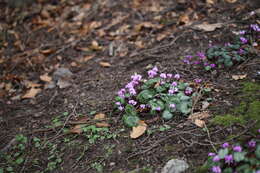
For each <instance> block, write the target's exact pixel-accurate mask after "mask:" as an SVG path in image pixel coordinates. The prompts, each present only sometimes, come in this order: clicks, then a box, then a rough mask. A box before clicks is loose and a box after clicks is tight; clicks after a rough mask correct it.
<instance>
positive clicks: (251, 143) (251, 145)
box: [248, 140, 256, 148]
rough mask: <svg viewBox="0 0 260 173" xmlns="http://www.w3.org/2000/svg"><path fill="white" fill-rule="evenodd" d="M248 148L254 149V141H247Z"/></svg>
mask: <svg viewBox="0 0 260 173" xmlns="http://www.w3.org/2000/svg"><path fill="white" fill-rule="evenodd" d="M248 146H249V147H250V148H254V147H255V146H256V141H254V140H251V141H249V142H248Z"/></svg>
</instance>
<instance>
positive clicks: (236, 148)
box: [233, 145, 242, 152]
mask: <svg viewBox="0 0 260 173" xmlns="http://www.w3.org/2000/svg"><path fill="white" fill-rule="evenodd" d="M233 150H234V151H236V152H241V151H242V147H241V146H239V145H236V146H234V147H233Z"/></svg>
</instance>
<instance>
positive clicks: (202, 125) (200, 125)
mask: <svg viewBox="0 0 260 173" xmlns="http://www.w3.org/2000/svg"><path fill="white" fill-rule="evenodd" d="M194 124H195V125H196V126H198V127H201V128H202V127H204V126H205V121H203V120H199V119H196V120H195V121H194Z"/></svg>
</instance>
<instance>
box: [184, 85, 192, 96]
mask: <svg viewBox="0 0 260 173" xmlns="http://www.w3.org/2000/svg"><path fill="white" fill-rule="evenodd" d="M191 93H192V88H191V87H187V88H186V89H185V94H187V95H189V94H191Z"/></svg>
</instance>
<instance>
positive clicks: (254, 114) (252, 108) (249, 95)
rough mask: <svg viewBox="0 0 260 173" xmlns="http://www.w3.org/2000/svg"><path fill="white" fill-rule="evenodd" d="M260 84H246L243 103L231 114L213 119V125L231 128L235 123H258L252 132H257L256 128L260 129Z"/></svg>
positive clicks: (243, 91)
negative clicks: (259, 94) (253, 121)
mask: <svg viewBox="0 0 260 173" xmlns="http://www.w3.org/2000/svg"><path fill="white" fill-rule="evenodd" d="M258 93H260V84H258V83H253V82H244V83H243V88H242V96H243V97H240V98H242V101H241V103H240V104H239V105H238V106H236V107H235V108H233V109H232V110H231V111H230V113H229V114H226V115H218V116H216V117H215V118H213V119H212V121H211V122H212V123H213V124H217V125H222V126H231V125H233V124H235V123H239V124H243V125H245V124H246V123H248V122H249V121H252V120H255V121H257V123H256V125H255V126H254V127H252V129H251V130H254V131H255V129H256V128H255V127H260V101H259V98H258V97H259V96H258V95H257V94H258Z"/></svg>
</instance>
